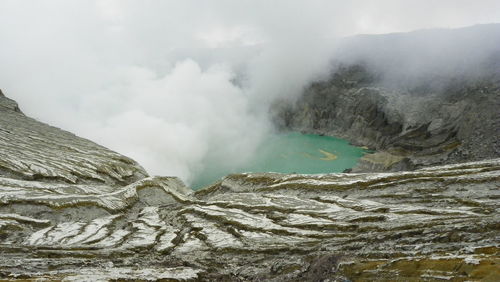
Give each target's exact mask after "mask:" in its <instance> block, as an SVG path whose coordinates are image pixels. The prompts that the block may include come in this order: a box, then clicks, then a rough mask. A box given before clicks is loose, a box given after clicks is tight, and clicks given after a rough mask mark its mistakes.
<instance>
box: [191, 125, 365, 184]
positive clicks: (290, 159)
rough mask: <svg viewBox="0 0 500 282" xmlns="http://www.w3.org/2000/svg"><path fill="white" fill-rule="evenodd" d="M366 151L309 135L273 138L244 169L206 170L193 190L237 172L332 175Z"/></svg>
mask: <svg viewBox="0 0 500 282" xmlns="http://www.w3.org/2000/svg"><path fill="white" fill-rule="evenodd" d="M366 153H367V151H366V150H365V149H363V148H359V147H355V146H352V145H349V143H348V142H347V141H346V140H343V139H339V138H334V137H329V136H319V135H312V134H301V133H289V134H281V135H274V136H272V137H270V138H268V139H267V140H266V141H265V142H263V143H262V144H261V145H260V146H259V148H258V149H257V152H256V153H255V154H254V157H253V159H252V160H250V161H249V162H248V163H246V164H245V165H244V166H243V167H239V168H231V169H224V170H223V169H220V168H217V167H215V166H212V167H208V168H206V169H204V170H203V171H202V172H200V173H198V175H197V178H196V179H195V180H194V182H193V184H192V187H193V189H195V190H197V189H200V188H202V187H204V186H208V185H210V184H213V183H214V182H216V181H217V180H219V179H220V178H222V177H224V176H226V175H228V174H231V173H239V172H283V173H303V174H315V173H332V172H342V171H344V170H345V169H347V168H352V167H354V166H355V165H356V164H357V162H358V160H359V158H361V157H362V156H363V155H364V154H366Z"/></svg>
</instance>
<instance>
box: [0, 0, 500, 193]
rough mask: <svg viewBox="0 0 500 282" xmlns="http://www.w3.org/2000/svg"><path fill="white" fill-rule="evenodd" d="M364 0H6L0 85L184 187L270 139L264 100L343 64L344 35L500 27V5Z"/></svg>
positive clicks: (35, 111)
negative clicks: (373, 0)
mask: <svg viewBox="0 0 500 282" xmlns="http://www.w3.org/2000/svg"><path fill="white" fill-rule="evenodd" d="M367 2H368V1H349V3H345V1H321V0H318V1H316V0H314V1H303V2H299V1H285V0H280V1H187V0H184V1H154V0H148V1H128V0H124V1H113V0H99V1H63V0H52V1H29V0H26V1H19V0H15V1H11V0H4V1H1V2H0V38H2V41H1V43H0V88H1V89H2V90H3V92H4V93H5V94H6V95H8V96H10V97H11V98H13V99H15V100H17V101H18V102H19V104H20V106H21V108H22V110H23V111H24V112H25V113H26V114H28V115H30V116H33V117H35V118H38V119H40V120H42V121H44V122H47V123H49V124H53V125H56V126H58V127H62V128H63V129H66V130H69V131H72V132H74V133H75V134H77V135H80V136H83V137H86V138H89V139H91V140H94V141H96V142H97V143H99V144H102V145H104V146H107V147H109V148H111V149H113V150H115V151H118V152H120V153H122V154H125V155H127V156H130V157H132V158H134V159H135V160H137V161H138V162H139V163H141V164H142V165H143V166H144V167H145V168H146V169H147V170H148V172H149V173H150V174H153V175H155V174H158V175H175V176H179V177H181V178H182V179H183V180H184V181H186V182H188V184H189V183H192V181H193V180H194V178H195V176H196V174H197V173H201V172H203V171H204V170H206V168H207V167H211V166H217V167H220V168H221V169H230V168H233V167H240V166H242V165H243V164H245V162H248V161H249V160H250V159H251V158H252V157H253V155H254V154H255V150H256V149H257V148H258V147H259V146H260V145H261V142H262V140H266V139H267V138H270V136H272V135H273V134H274V133H273V128H272V125H271V124H270V122H269V119H268V110H269V106H270V104H271V103H272V102H273V101H275V99H276V98H286V99H294V98H295V97H297V96H298V95H300V93H301V92H302V90H303V88H304V87H306V86H307V85H308V83H310V82H311V81H314V80H318V79H324V78H325V77H326V76H327V75H328V73H329V71H330V67H331V61H332V60H333V59H338V57H339V56H342V57H344V56H346V57H345V58H348V55H346V54H344V53H336V52H338V51H336V50H338V49H336V47H337V46H339V42H340V41H339V40H338V38H340V37H344V36H348V35H354V34H358V33H384V32H398V31H410V30H414V29H419V28H430V27H459V26H465V25H472V24H477V23H487V22H499V21H500V15H499V13H498V11H500V3H499V2H498V1H465V0H464V1H439V2H438V3H436V1H418V3H411V4H408V3H402V2H407V1H390V0H386V1H377V3H376V4H375V3H371V2H369V3H367ZM471 3H473V4H471ZM429 6H432V7H433V9H431V10H429V9H428V7H429ZM410 11H411V12H410ZM478 15H480V16H478ZM485 38H487V37H485ZM411 47H412V46H411V45H409V46H405V47H404V49H405V50H406V51H408V50H407V49H408V48H411ZM374 50H375V51H374V52H375V53H374V54H373V55H370V56H371V57H373V56H375V57H377V55H378V54H382V53H384V51H383V50H380V49H374ZM408 53H409V52H406V53H405V54H408ZM349 58H350V57H349ZM387 69H388V71H390V70H393V69H392V68H390V67H387Z"/></svg>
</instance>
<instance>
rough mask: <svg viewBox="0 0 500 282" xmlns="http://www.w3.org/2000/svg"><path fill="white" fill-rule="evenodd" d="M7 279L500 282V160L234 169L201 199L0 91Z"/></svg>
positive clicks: (0, 204) (0, 201)
mask: <svg viewBox="0 0 500 282" xmlns="http://www.w3.org/2000/svg"><path fill="white" fill-rule="evenodd" d="M0 140H3V141H2V142H3V143H2V146H1V147H0V150H1V152H2V153H1V154H0V161H1V164H2V171H1V173H0V251H1V253H2V254H1V259H0V277H1V278H2V279H7V280H16V279H19V280H36V279H49V280H66V281H81V280H91V281H97V280H116V279H118V280H165V281H172V280H175V281H177V280H183V281H185V280H206V281H213V280H221V281H264V280H265V281H324V280H325V279H329V281H371V280H399V281H411V280H413V281H416V280H422V279H425V280H428V281H438V280H442V279H446V280H453V281H465V280H467V281H474V280H486V281H488V280H489V281H495V280H497V279H498V278H499V277H500V272H499V269H500V268H499V264H500V256H499V251H500V246H499V244H500V238H499V235H498V234H500V232H499V229H500V216H499V208H500V204H499V202H498V199H499V198H500V187H499V185H498V183H500V159H492V160H486V161H480V162H469V163H465V164H459V165H448V166H441V167H428V168H425V169H421V170H416V171H413V172H394V173H357V174H356V173H350V174H331V175H316V176H311V175H285V174H269V173H265V174H236V175H230V176H227V177H226V178H224V179H223V180H222V181H220V182H219V183H217V184H215V185H213V186H211V187H208V188H205V189H202V190H199V191H197V192H193V191H191V190H190V189H189V188H187V187H185V186H184V184H183V183H182V182H181V181H180V180H178V179H176V178H172V177H147V175H146V173H145V172H144V171H143V170H142V168H140V166H138V165H137V164H136V163H135V162H133V161H131V160H130V159H128V158H126V157H123V156H121V155H119V154H117V153H114V152H112V151H109V150H107V149H105V148H103V147H101V146H98V145H96V144H94V143H92V142H90V141H87V140H84V139H81V138H78V137H76V136H74V135H72V134H70V133H67V132H64V131H61V130H59V129H56V128H53V127H50V126H48V125H45V124H43V123H40V122H37V121H35V120H33V119H30V118H28V117H26V116H24V115H23V114H22V113H21V112H20V111H19V108H18V107H17V104H15V102H13V101H12V100H9V99H7V98H5V97H3V96H2V97H0Z"/></svg>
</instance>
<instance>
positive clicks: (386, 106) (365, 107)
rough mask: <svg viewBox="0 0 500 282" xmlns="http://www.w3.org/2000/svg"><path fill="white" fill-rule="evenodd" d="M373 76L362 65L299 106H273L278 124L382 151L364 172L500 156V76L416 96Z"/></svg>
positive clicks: (311, 91) (342, 72)
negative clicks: (382, 82)
mask: <svg viewBox="0 0 500 282" xmlns="http://www.w3.org/2000/svg"><path fill="white" fill-rule="evenodd" d="M373 76H374V75H373V74H371V72H370V71H368V70H367V69H366V68H365V67H363V66H359V65H355V66H348V67H342V68H340V69H339V70H338V71H337V72H336V73H335V74H334V75H333V76H332V78H331V79H329V80H328V81H324V82H317V83H314V84H312V85H311V86H310V87H309V88H308V89H307V91H306V92H305V93H304V94H303V96H302V97H301V98H300V99H299V100H298V101H296V102H295V103H290V102H286V101H278V102H276V104H275V106H274V107H273V112H274V121H275V124H277V125H278V127H279V128H281V129H290V130H296V131H297V130H298V131H302V132H309V133H319V134H325V135H332V136H339V137H343V138H345V139H347V140H349V141H351V142H352V143H354V144H357V145H361V146H368V147H370V148H372V149H375V150H377V151H378V153H376V154H374V155H367V156H366V157H365V158H364V160H363V162H362V163H361V165H360V167H359V168H358V169H362V170H370V171H374V170H375V171H377V170H381V171H384V170H401V169H414V168H417V167H423V166H426V165H433V164H434V165H435V164H446V163H456V162H463V161H472V160H481V159H486V158H492V157H498V156H500V143H499V142H500V141H498V140H500V115H499V114H498V109H499V107H500V77H498V78H488V79H478V80H474V81H471V82H467V81H465V82H464V81H461V82H454V81H450V82H449V83H450V84H449V85H448V87H447V88H446V89H445V90H443V91H444V92H437V93H429V94H427V95H418V94H416V93H408V92H405V91H402V90H399V91H398V90H394V89H388V88H384V87H381V86H379V85H378V84H377V81H376V80H373ZM456 83H459V85H457V84H456Z"/></svg>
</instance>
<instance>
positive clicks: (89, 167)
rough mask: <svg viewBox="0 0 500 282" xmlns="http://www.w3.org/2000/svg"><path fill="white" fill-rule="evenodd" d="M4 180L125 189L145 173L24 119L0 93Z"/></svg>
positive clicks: (122, 158) (76, 139) (117, 156)
mask: <svg viewBox="0 0 500 282" xmlns="http://www.w3.org/2000/svg"><path fill="white" fill-rule="evenodd" d="M0 176H6V177H9V178H15V179H24V180H40V181H48V182H61V183H73V184H76V183H79V184H80V183H91V184H104V183H105V184H108V185H123V184H129V183H132V182H134V181H137V180H139V179H141V178H144V177H146V176H147V173H146V172H145V171H144V169H143V168H142V167H141V166H139V165H138V164H137V163H136V162H135V161H133V160H131V159H130V158H127V157H125V156H123V155H120V154H118V153H115V152H113V151H111V150H108V149H106V148H104V147H102V146H100V145H97V144H95V143H94V142H91V141H89V140H87V139H83V138H80V137H77V136H75V135H74V134H72V133H69V132H67V131H64V130H61V129H59V128H56V127H52V126H49V125H47V124H44V123H41V122H39V121H37V120H34V119H32V118H30V117H27V116H25V115H24V114H23V113H22V112H21V111H20V109H19V107H18V105H17V103H16V102H15V101H13V100H11V99H9V98H7V97H5V96H4V95H3V94H1V92H0Z"/></svg>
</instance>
